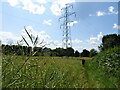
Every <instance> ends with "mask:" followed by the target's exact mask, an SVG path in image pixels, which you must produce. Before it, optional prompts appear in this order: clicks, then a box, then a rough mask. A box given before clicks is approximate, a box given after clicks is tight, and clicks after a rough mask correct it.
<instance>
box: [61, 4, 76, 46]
mask: <svg viewBox="0 0 120 90" xmlns="http://www.w3.org/2000/svg"><path fill="white" fill-rule="evenodd" d="M71 7H72V8H73V5H70V4H65V7H64V8H62V9H61V10H63V11H64V14H63V16H62V17H60V18H59V20H61V19H63V20H64V21H63V23H62V24H61V25H60V28H61V27H63V39H62V46H63V48H68V47H72V41H71V30H70V25H69V24H70V23H71V22H73V21H70V20H69V17H70V16H71V15H73V14H74V15H75V16H76V14H75V12H69V10H68V9H69V8H71Z"/></svg>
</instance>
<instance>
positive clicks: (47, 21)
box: [43, 19, 52, 26]
mask: <svg viewBox="0 0 120 90" xmlns="http://www.w3.org/2000/svg"><path fill="white" fill-rule="evenodd" d="M43 24H46V25H49V26H51V25H52V20H51V19H49V20H44V21H43Z"/></svg>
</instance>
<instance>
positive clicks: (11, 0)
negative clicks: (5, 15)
mask: <svg viewBox="0 0 120 90" xmlns="http://www.w3.org/2000/svg"><path fill="white" fill-rule="evenodd" d="M7 2H8V3H9V4H10V5H11V6H12V7H14V6H17V5H18V4H19V0H7Z"/></svg>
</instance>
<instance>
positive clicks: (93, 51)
mask: <svg viewBox="0 0 120 90" xmlns="http://www.w3.org/2000/svg"><path fill="white" fill-rule="evenodd" d="M95 55H97V50H95V49H91V50H90V57H93V56H95Z"/></svg>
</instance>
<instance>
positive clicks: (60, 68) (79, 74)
mask: <svg viewBox="0 0 120 90" xmlns="http://www.w3.org/2000/svg"><path fill="white" fill-rule="evenodd" d="M27 58H28V57H25V56H9V55H7V56H4V55H3V67H2V72H3V77H2V81H3V84H2V85H3V87H8V88H85V87H90V85H89V84H88V83H87V80H86V78H85V75H84V71H85V68H84V67H83V66H82V65H81V61H80V60H79V58H75V57H63V58H61V57H30V58H29V60H28V61H27V62H26V63H25V65H24V66H23V67H22V69H20V71H19V72H18V73H16V72H17V71H18V70H19V68H20V67H21V65H23V63H24V61H25V60H26V59H27ZM85 59H86V60H90V58H85Z"/></svg>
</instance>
